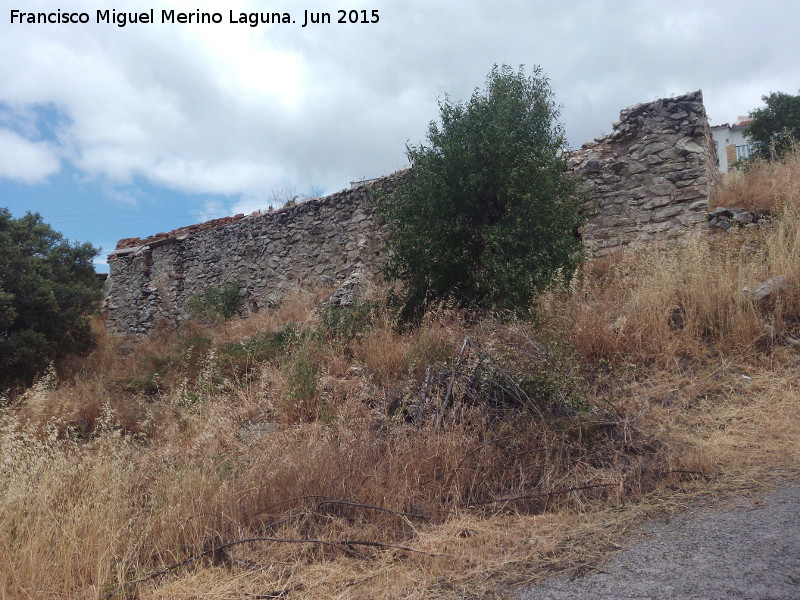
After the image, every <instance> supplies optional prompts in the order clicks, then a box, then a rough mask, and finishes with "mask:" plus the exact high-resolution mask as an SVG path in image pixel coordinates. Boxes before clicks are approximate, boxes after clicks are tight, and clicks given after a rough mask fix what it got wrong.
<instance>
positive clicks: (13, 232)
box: [0, 208, 102, 388]
mask: <svg viewBox="0 0 800 600" xmlns="http://www.w3.org/2000/svg"><path fill="white" fill-rule="evenodd" d="M98 252H99V250H98V249H97V248H95V247H93V246H92V245H91V244H88V243H84V244H72V243H70V242H69V241H68V240H66V239H64V237H63V236H62V235H61V234H60V233H58V232H57V231H55V230H53V229H52V228H51V227H50V226H49V225H47V224H46V223H44V221H43V220H42V217H41V216H40V215H38V214H36V213H27V214H26V215H25V216H24V217H21V218H19V219H14V218H12V217H11V213H10V212H9V211H8V210H7V209H4V208H3V209H0V388H2V387H5V386H8V385H11V384H14V383H29V382H30V381H31V380H33V378H34V377H36V376H37V375H40V374H41V373H42V372H44V370H45V368H46V367H47V365H48V363H50V362H51V361H54V360H57V359H59V358H60V357H62V356H63V355H65V354H68V353H82V352H86V351H88V350H89V349H91V347H92V344H93V338H92V335H91V332H90V329H89V323H88V321H87V320H86V318H85V317H86V313H87V311H88V310H89V309H90V308H91V307H92V305H93V304H94V303H95V302H97V301H98V300H99V299H100V297H101V293H102V291H101V290H102V284H101V282H100V280H99V279H98V277H97V275H96V274H95V272H94V267H93V266H92V259H93V258H94V257H95V256H96V255H97V253H98Z"/></svg>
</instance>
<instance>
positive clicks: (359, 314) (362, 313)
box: [319, 301, 380, 340]
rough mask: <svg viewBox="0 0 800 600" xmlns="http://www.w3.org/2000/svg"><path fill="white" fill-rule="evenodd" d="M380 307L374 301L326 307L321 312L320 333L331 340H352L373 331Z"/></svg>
mask: <svg viewBox="0 0 800 600" xmlns="http://www.w3.org/2000/svg"><path fill="white" fill-rule="evenodd" d="M379 308H380V305H379V304H378V303H376V302H373V301H359V302H354V303H353V304H350V305H348V306H330V305H328V306H325V307H323V308H321V309H320V311H319V332H320V333H321V334H322V335H323V337H325V338H327V339H331V340H334V339H336V340H351V339H353V338H357V337H359V336H360V335H361V334H363V333H364V332H365V331H368V330H369V329H372V327H373V326H374V324H375V319H376V317H377V314H378V310H379Z"/></svg>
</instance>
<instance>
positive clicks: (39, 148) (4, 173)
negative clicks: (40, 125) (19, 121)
mask: <svg viewBox="0 0 800 600" xmlns="http://www.w3.org/2000/svg"><path fill="white" fill-rule="evenodd" d="M60 166H61V161H60V160H59V158H58V152H57V151H56V149H55V148H53V147H52V146H51V145H50V144H47V143H45V142H32V141H30V140H27V139H25V138H23V137H22V136H20V135H18V134H17V133H15V132H13V131H11V130H9V129H0V177H4V178H7V179H13V180H15V181H21V182H23V183H39V182H41V181H43V180H45V179H46V178H47V177H49V176H50V175H52V174H54V173H56V172H57V171H58V170H59V168H60Z"/></svg>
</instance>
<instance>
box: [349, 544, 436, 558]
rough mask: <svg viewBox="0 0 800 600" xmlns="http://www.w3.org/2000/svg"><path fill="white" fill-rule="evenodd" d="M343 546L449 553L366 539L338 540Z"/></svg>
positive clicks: (429, 553)
mask: <svg viewBox="0 0 800 600" xmlns="http://www.w3.org/2000/svg"><path fill="white" fill-rule="evenodd" d="M339 543H340V544H342V545H343V546H374V547H376V548H395V549H397V550H405V551H406V552H416V553H417V554H424V555H425V556H447V557H449V556H450V554H437V553H434V552H425V551H424V550H416V549H414V548H409V547H408V546H398V545H396V544H384V543H383V542H370V541H368V540H340V541H339Z"/></svg>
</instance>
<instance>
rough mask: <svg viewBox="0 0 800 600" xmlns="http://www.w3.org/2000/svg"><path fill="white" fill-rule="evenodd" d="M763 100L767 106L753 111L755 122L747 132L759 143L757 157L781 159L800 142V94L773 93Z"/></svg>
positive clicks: (751, 113)
mask: <svg viewBox="0 0 800 600" xmlns="http://www.w3.org/2000/svg"><path fill="white" fill-rule="evenodd" d="M761 99H762V100H763V101H764V104H765V106H763V107H762V108H756V109H754V110H752V111H750V115H749V116H750V118H751V119H753V122H752V123H751V124H750V126H748V127H747V129H746V130H745V135H746V136H747V138H748V139H750V141H752V142H753V144H755V146H756V154H755V156H756V158H759V159H762V160H777V159H781V158H783V157H785V156H787V155H788V154H791V153H792V150H793V148H795V147H796V145H797V144H798V143H799V142H800V94H798V95H796V96H793V95H791V94H786V93H784V92H772V93H771V94H769V95H767V96H763V97H762V98H761Z"/></svg>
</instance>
